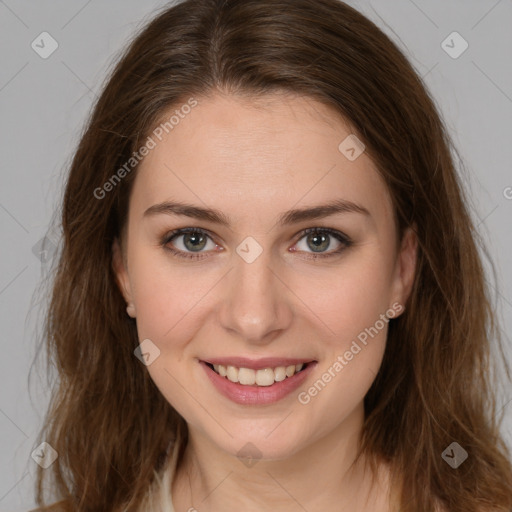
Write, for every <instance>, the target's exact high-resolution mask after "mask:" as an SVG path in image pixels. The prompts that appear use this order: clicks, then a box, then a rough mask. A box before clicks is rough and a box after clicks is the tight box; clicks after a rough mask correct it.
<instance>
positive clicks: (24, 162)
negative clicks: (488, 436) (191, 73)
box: [0, 0, 512, 511]
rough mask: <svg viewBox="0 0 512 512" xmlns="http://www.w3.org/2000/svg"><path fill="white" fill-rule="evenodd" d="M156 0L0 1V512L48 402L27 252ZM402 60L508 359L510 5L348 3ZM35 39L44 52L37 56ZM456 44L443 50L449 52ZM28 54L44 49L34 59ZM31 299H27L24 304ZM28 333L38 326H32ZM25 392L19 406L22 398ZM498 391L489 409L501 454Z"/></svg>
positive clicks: (28, 462)
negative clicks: (457, 197)
mask: <svg viewBox="0 0 512 512" xmlns="http://www.w3.org/2000/svg"><path fill="white" fill-rule="evenodd" d="M165 3H166V2H163V1H157V0H152V1H149V0H147V1H146V2H143V3H142V2H140V1H136V0H129V1H127V0H124V1H121V0H116V1H113V0H110V1H102V2H100V1H98V0H89V1H87V0H81V1H78V0H76V1H69V0H68V1H64V0H60V1H54V0H48V1H39V2H34V1H27V0H5V1H2V0H0V34H1V35H0V37H1V41H2V44H1V45H0V52H1V63H2V65H1V67H0V109H1V110H0V111H1V114H2V116H1V119H2V123H1V128H0V129H1V134H0V146H1V152H0V154H1V159H0V169H1V188H0V236H1V237H2V250H1V254H0V315H1V322H2V323H1V325H2V332H3V334H2V336H3V339H2V347H3V351H2V352H3V357H1V358H0V379H1V383H2V385H1V386H0V429H1V434H2V435H1V436H0V461H1V463H0V475H1V478H0V511H16V510H19V511H26V510H28V509H29V508H31V507H33V506H34V505H35V504H34V502H33V499H32V485H33V481H34V475H35V467H36V466H35V462H34V461H33V460H32V458H31V457H30V455H31V453H32V451H33V450H34V448H35V447H36V436H37V433H38V430H39V428H40V426H41V421H42V417H43V415H44V412H45V408H46V405H47V403H48V399H49V396H48V387H47V385H46V376H45V375H40V376H39V377H37V373H36V378H35V379H34V380H33V381H31V382H30V383H29V382H28V372H29V369H30V365H31V363H32V362H33V359H34V356H35V352H36V339H35V335H36V329H38V328H39V330H40V325H41V320H42V319H41V318H40V316H38V314H39V313H38V311H39V304H38V303H37V302H34V301H33V293H34V290H35V289H36V286H38V285H39V283H41V280H42V279H43V278H44V276H45V275H47V271H48V264H49V261H51V260H50V258H49V256H51V252H50V253H49V255H48V258H47V259H48V261H46V260H45V258H44V255H43V256H41V254H40V252H39V250H40V246H39V245H38V243H39V242H40V240H41V239H42V237H44V236H45V234H46V231H47V228H48V226H49V223H50V220H51V217H52V214H53V212H54V210H55V208H56V206H57V204H58V199H59V198H60V194H61V188H62V181H63V174H64V172H65V169H66V166H67V165H68V164H69V161H70V158H71V156H72V154H73V150H74V148H75V146H76V143H77V141H78V138H79V135H80V132H81V129H82V127H83V123H84V121H85V119H86V116H87V115H88V113H89V110H90V107H91V104H92V102H93V101H94V100H95V98H96V96H97V94H99V91H100V88H101V84H102V81H103V79H104V78H105V74H106V71H107V69H108V65H109V62H110V59H111V58H112V57H113V56H115V55H116V54H117V53H118V52H119V51H120V50H121V49H122V48H123V46H124V44H125V43H126V41H127V39H128V38H129V37H130V36H131V35H132V34H133V33H134V31H135V30H137V29H138V28H140V26H141V25H142V24H144V23H145V22H146V21H147V20H149V19H150V18H151V17H152V13H153V12H154V9H155V8H158V7H161V6H163V5H164V4H165ZM350 3H351V5H354V6H355V7H357V8H358V9H359V10H360V11H362V12H363V13H364V14H366V15H367V16H368V17H369V18H371V19H372V20H374V21H375V22H376V23H377V25H378V26H380V27H381V28H382V29H383V30H384V31H385V32H386V33H387V34H388V35H390V36H391V38H392V39H393V40H394V41H396V42H397V43H398V44H399V46H400V47H401V48H402V50H403V51H404V52H405V53H406V55H408V57H409V58H410V60H411V61H412V63H413V64H414V66H415V67H416V69H417V70H418V72H419V73H420V74H421V75H422V76H423V77H424V79H425V81H426V83H427V85H428V87H429V88H430V90H431V92H432V94H433V96H434V98H435V100H436V102H437V104H438V105H439V108H440V109H441V112H442V114H443V116H444V119H445V121H446V123H447V126H448V128H449V130H450V132H451V134H452V136H453V138H454V141H455V144H456V146H457V148H458V150H459V151H460V153H461V155H462V156H463V159H464V162H465V165H466V173H467V174H465V178H464V179H465V181H466V182H467V184H468V186H469V187H470V191H471V194H472V205H471V208H472V211H473V214H474V217H475V219H477V221H476V222H477V224H478V227H479V230H480V231H481V233H482V236H483V237H484V240H485V244H486V246H487V248H488V250H489V252H490V253H491V255H492V257H493V259H494V261H495V263H496V266H497V269H498V283H495V282H493V281H492V280H491V281H490V282H491V284H492V286H493V287H495V288H496V298H497V303H496V306H497V308H498V312H499V313H500V315H501V317H502V321H503V324H502V327H503V329H502V330H503V334H504V339H505V342H506V343H507V347H506V348H507V357H508V360H511V359H512V348H511V343H510V339H509V338H510V336H507V333H510V332H511V328H512V269H511V263H512V257H511V254H512V241H511V236H510V235H511V230H510V224H511V222H510V220H511V218H512V173H511V162H512V128H511V122H510V121H511V117H512V80H511V78H512V69H511V62H512V59H510V54H511V50H512V31H511V30H510V27H511V26H512V1H511V0H500V1H496V0H472V1H468V0H457V1H455V0H451V1H446V0H427V1H421V0H414V1H413V0H396V1H393V2H391V1H385V0H373V1H372V2H369V1H362V2H350ZM44 31H46V32H48V33H50V34H51V36H52V37H53V38H54V39H55V40H56V41H57V43H58V45H59V46H58V48H57V50H56V51H55V52H54V53H53V54H52V55H50V56H49V57H48V58H46V59H43V58H41V57H40V56H39V55H38V54H37V53H36V51H34V49H33V48H32V47H31V43H32V42H33V41H34V40H35V42H36V43H38V41H39V45H40V47H41V46H43V45H44V51H47V50H48V49H49V48H50V42H49V40H45V42H44V43H41V42H40V41H41V38H40V37H38V36H39V35H40V34H41V33H42V32H44ZM453 31H457V32H458V33H459V34H460V35H461V36H462V37H463V38H464V40H466V41H467V43H468V44H469V47H468V49H467V50H466V51H465V52H464V53H462V54H461V55H460V56H458V57H457V58H453V56H450V55H449V54H448V53H447V52H446V51H445V50H444V49H443V48H442V46H441V43H442V42H443V41H444V40H445V39H446V38H447V36H449V34H451V33H452V32H453ZM462 44H463V41H462V40H460V39H457V36H456V37H455V38H453V36H452V37H451V38H448V40H447V42H446V43H445V47H446V45H448V46H449V47H452V48H451V49H450V48H446V49H447V50H448V51H450V52H452V55H454V52H456V53H458V52H460V50H461V49H463V46H462ZM39 51H43V48H40V49H39ZM34 300H35V299H34ZM38 326H39V327H38ZM29 388H30V394H29ZM511 398H512V392H511V390H506V389H504V390H502V392H501V394H500V396H499V403H500V405H501V406H502V408H503V410H504V411H505V412H506V419H505V422H504V424H503V433H504V435H505V438H506V439H507V442H508V443H509V445H511V444H512V402H508V400H510V399H511Z"/></svg>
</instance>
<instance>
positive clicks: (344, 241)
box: [160, 228, 353, 260]
mask: <svg viewBox="0 0 512 512" xmlns="http://www.w3.org/2000/svg"><path fill="white" fill-rule="evenodd" d="M187 233H197V234H201V235H205V236H207V237H208V238H210V239H212V237H211V236H210V234H209V233H208V232H207V231H205V230H204V229H201V228H181V229H176V230H174V231H171V232H170V233H167V234H166V235H165V236H164V237H163V239H162V240H161V242H160V243H161V245H162V247H163V248H164V249H165V250H166V251H169V252H171V253H172V254H173V255H174V256H177V257H178V258H184V259H189V260H201V259H204V258H205V256H204V253H196V254H194V253H188V252H184V251H181V250H179V249H175V248H173V247H170V246H169V245H167V244H169V242H171V241H172V240H174V238H177V237H178V236H180V235H184V234H187ZM310 233H317V234H327V235H330V236H332V237H334V238H336V240H338V241H339V242H341V243H342V244H343V245H342V246H341V247H340V248H339V249H336V250H334V251H331V252H328V253H325V254H324V253H306V254H310V255H309V256H306V259H312V260H316V259H318V258H332V257H334V256H337V255H339V254H341V252H343V251H344V250H345V249H347V248H348V247H350V246H351V245H352V243H353V242H352V241H351V240H350V238H349V237H348V236H346V235H345V234H344V233H341V232H340V231H337V230H335V229H331V228H307V229H305V230H303V231H301V232H300V234H299V235H300V236H299V238H298V240H297V242H296V243H298V242H299V241H300V240H302V238H304V237H305V236H307V235H309V234H310ZM212 241H214V240H213V239H212Z"/></svg>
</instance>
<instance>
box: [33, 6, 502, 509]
mask: <svg viewBox="0 0 512 512" xmlns="http://www.w3.org/2000/svg"><path fill="white" fill-rule="evenodd" d="M450 149H451V143H450V139H449V137H448V135H447V134H446V132H445V129H444V127H443V124H442V122H441V120H440V117H439V115H438V113H437V111H436V109H435V107H434V105H433V102H432V100H431V99H430V97H429V95H428V93H427V92H426V90H425V88H424V86H423V84H422V82H421V80H420V79H419V78H418V76H417V75H416V74H415V72H414V71H413V69H412V67H411V66H410V64H409V63H408V62H407V60H406V59H405V57H404V56H403V55H402V54H401V53H400V51H399V50H398V49H397V48H396V46H395V45H394V44H393V43H392V42H391V41H390V40H389V39H388V38H387V37H386V36H385V35H384V34H383V33H382V32H381V31H380V30H379V29H378V28H377V27H376V26H375V25H374V24H373V23H371V22H370V21H369V20H367V19H366V18H364V17H363V16H362V15H361V14H359V13H358V12H357V11H355V10H354V9H352V8H350V7H349V6H347V5H345V4H344V3H342V2H339V1H337V0H315V1H313V0H258V1H247V0H246V1H242V0H231V1H220V0H194V1H192V0H187V1H184V2H182V3H180V4H178V5H176V6H174V7H171V8H168V9H167V10H165V11H164V12H162V13H161V14H160V15H159V16H157V17H156V18H155V19H154V20H153V21H152V22H151V23H150V24H149V25H148V26H147V27H146V28H144V30H143V31H142V32H141V33H140V34H139V35H138V36H137V37H136V39H135V40H134V41H133V42H132V44H131V45H130V47H129V48H128V49H127V51H126V53H125V55H124V56H123V58H122V59H121V60H120V62H119V63H118V64H117V66H116V68H115V70H114V72H113V73H112V76H111V77H110V80H109V81H108V83H107V85H106V87H105V89H104V91H103V93H102V94H101V96H100V98H99V100H98V102H97V105H96V106H95V108H94V111H93V113H92V117H91V119H90V121H89V124H88V127H87V130H86V131H85V133H84V135H83V137H82V140H81V142H80V145H79V147H78V149H77V152H76V155H75V157H74V160H73V163H72V166H71V169H70V173H69V178H68V181H67V184H66V190H65V196H64V201H63V211H62V226H63V232H64V245H63V248H62V254H61V256H60V261H59V264H58V269H57V274H56V277H55V284H54V290H53V296H52V301H51V305H50V310H49V313H48V321H47V340H48V341H47V343H48V350H49V353H50V354H51V355H52V357H53V359H54V361H55V364H56V365H57V367H58V369H59V376H60V380H59V384H58V388H57V389H56V391H55V394H54V396H53V399H52V403H51V407H50V409H49V411H48V416H47V419H46V425H45V428H44V429H43V431H42V432H41V440H44V441H46V442H47V443H49V445H51V446H52V447H53V449H55V450H56V452H57V453H58V454H59V456H58V458H57V460H56V461H55V462H54V463H53V464H52V465H51V466H50V468H48V469H46V470H42V469H41V470H40V472H39V475H38V477H39V480H38V487H37V499H38V505H39V506H40V507H41V509H43V510H73V511H100V510H105V511H107V510H108V511H136V510H141V511H142V510H155V511H156V510H176V511H184V510H189V511H193V510H198V511H201V512H202V511H219V510H232V509H234V508H236V509H243V510H247V511H255V510H279V511H288V510H299V509H303V510H308V511H314V510H325V511H330V510H333V511H334V510H336V511H338V510H351V511H363V510H372V511H392V510H393V511H396V510H401V511H433V510H446V511H448V510H449V511H463V510H464V511H477V510H478V511H484V510H485V511H490V510H495V511H498V510H499V511H505V510H507V511H509V510H510V509H511V507H512V468H511V464H510V456H509V453H508V452H507V448H506V446H505V443H504V442H503V440H502V439H501V438H500V435H499V423H498V419H497V412H498V408H497V407H496V406H495V404H494V401H493V400H494V394H493V388H492V383H491V382H490V377H489V375H490V373H489V365H490V363H491V362H492V361H490V358H489V351H490V344H491V341H492V342H493V343H494V342H495V341H493V340H495V339H497V340H499V338H498V336H497V335H498V334H499V331H498V329H497V328H496V324H495V318H494V314H493V311H492V309H491V307H490V303H489V300H488V290H487V288H486V283H485V279H484V272H483V269H482V264H481V261H480V259H479V255H478V249H477V243H476V241H477V240H478V236H477V233H476V231H475V228H474V226H473V224H472V221H471V218H470V216H469V214H468V208H467V204H466V199H465V196H464V192H463V189H462V186H461V183H460V181H459V178H458V176H457V174H456V171H455V168H454V163H453V161H452V157H451V153H450ZM47 474H50V475H51V476H52V488H53V490H54V494H53V496H52V497H51V500H54V501H55V500H60V501H59V503H57V504H56V505H54V507H53V508H51V507H48V508H43V507H44V505H45V504H46V503H48V501H45V500H44V497H43V494H44V493H43V491H42V489H43V482H44V480H45V478H44V477H46V475H47Z"/></svg>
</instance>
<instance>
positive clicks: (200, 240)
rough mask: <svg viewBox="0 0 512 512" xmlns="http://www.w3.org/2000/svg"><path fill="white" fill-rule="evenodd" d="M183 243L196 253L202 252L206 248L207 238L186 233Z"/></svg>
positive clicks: (199, 234) (197, 234)
mask: <svg viewBox="0 0 512 512" xmlns="http://www.w3.org/2000/svg"><path fill="white" fill-rule="evenodd" d="M183 241H184V244H185V247H186V248H187V249H189V250H191V251H196V250H201V249H202V248H203V247H204V246H205V242H206V237H205V236H204V235H203V234H201V233H186V234H185V236H184V237H183ZM189 242H191V243H192V245H189ZM198 244H201V245H198Z"/></svg>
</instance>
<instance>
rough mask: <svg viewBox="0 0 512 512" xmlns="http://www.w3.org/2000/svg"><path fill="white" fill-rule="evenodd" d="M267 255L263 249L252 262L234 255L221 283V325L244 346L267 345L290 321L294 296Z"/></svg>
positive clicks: (267, 252)
mask: <svg viewBox="0 0 512 512" xmlns="http://www.w3.org/2000/svg"><path fill="white" fill-rule="evenodd" d="M269 253H270V251H265V250H264V251H263V252H262V254H261V255H260V256H259V257H258V258H257V259H256V260H255V261H253V262H252V263H248V262H246V261H244V259H242V258H241V257H239V256H238V255H237V254H234V255H233V260H234V261H233V265H234V268H233V270H232V271H231V272H229V273H228V275H227V276H226V280H225V283H224V289H223V293H222V299H221V300H222V305H221V308H220V322H221V325H222V327H223V328H224V329H225V330H226V331H228V332H229V333H230V335H231V336H236V337H238V338H240V339H241V340H243V341H245V342H246V343H251V344H258V345H265V344H268V343H270V342H271V341H272V340H273V339H275V338H276V337H277V336H279V335H280V334H281V333H282V332H283V331H285V330H286V329H287V328H288V327H289V325H290V323H291V321H292V317H293V310H292V304H291V303H290V301H291V298H292V297H293V294H291V292H290V289H289V288H288V287H287V286H286V283H285V282H284V279H283V278H282V277H281V276H279V273H278V272H277V271H276V270H274V268H273V266H272V261H271V258H270V254H269ZM274 266H276V265H274Z"/></svg>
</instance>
